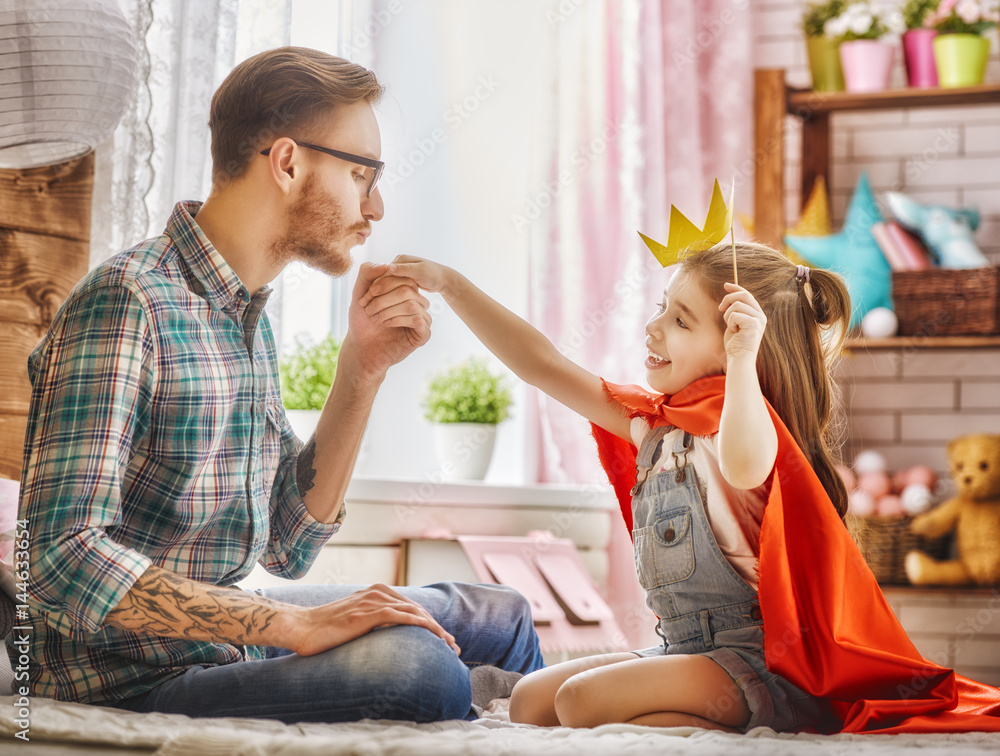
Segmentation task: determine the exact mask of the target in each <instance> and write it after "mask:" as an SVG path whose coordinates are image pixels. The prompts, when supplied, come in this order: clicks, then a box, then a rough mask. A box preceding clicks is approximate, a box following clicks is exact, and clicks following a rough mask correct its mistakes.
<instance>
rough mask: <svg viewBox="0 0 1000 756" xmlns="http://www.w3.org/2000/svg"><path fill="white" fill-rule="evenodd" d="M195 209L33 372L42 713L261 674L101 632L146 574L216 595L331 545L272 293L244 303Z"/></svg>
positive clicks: (101, 277) (195, 652) (176, 221)
mask: <svg viewBox="0 0 1000 756" xmlns="http://www.w3.org/2000/svg"><path fill="white" fill-rule="evenodd" d="M199 208H200V205H199V204H198V203H180V204H178V205H177V207H176V208H175V210H174V212H173V215H172V216H171V218H170V221H169V223H168V224H167V228H166V230H165V231H164V233H163V235H161V236H159V237H157V238H155V239H150V240H148V241H146V242H143V243H142V244H139V245H138V246H136V247H134V248H132V249H130V250H127V251H126V252H123V253H121V254H119V255H116V256H115V257H113V258H111V259H110V260H108V261H107V262H105V263H103V264H102V265H100V266H98V267H97V268H95V269H94V270H93V271H91V272H90V274H88V275H87V276H86V277H85V278H84V279H83V280H82V281H81V282H80V283H79V284H78V285H77V287H76V288H75V289H74V290H73V292H72V293H71V294H70V296H69V298H68V299H67V301H66V302H65V303H64V304H63V306H62V308H61V309H60V310H59V312H58V314H57V315H56V317H55V320H54V321H53V323H52V326H51V328H50V329H49V332H48V334H47V335H46V336H45V338H44V339H42V341H41V343H40V344H39V345H38V346H37V347H36V349H35V351H34V352H33V353H32V354H31V357H30V358H29V360H28V370H29V374H30V378H31V385H32V397H31V410H30V415H29V418H28V431H27V436H26V448H25V467H24V472H23V475H22V481H21V501H20V511H19V517H21V518H27V519H28V532H29V535H30V543H31V546H30V558H31V568H30V581H29V586H28V588H29V593H30V607H31V608H30V625H31V627H32V631H31V633H30V635H31V646H30V657H31V664H30V673H29V680H30V688H31V693H32V695H36V696H44V697H48V698H58V699H63V700H73V701H82V702H92V701H101V700H111V701H114V700H119V699H122V698H128V697H131V696H135V695H139V694H141V693H144V692H145V691H147V690H149V689H151V688H152V687H154V686H155V685H156V684H158V683H161V682H163V681H164V680H166V679H168V678H170V677H174V676H176V675H179V674H182V673H183V672H184V670H185V669H187V668H188V667H190V666H192V665H195V664H203V665H215V664H228V663H232V662H238V661H241V660H244V659H256V658H261V651H260V650H259V649H257V648H254V647H237V646H232V645H228V644H224V643H208V642H201V641H191V640H177V639H173V638H160V637H153V636H141V635H137V634H134V633H130V632H126V631H124V630H119V629H117V628H115V627H111V626H108V625H105V624H104V619H105V616H106V615H107V613H108V612H109V611H110V610H111V609H113V608H114V607H115V606H116V605H117V604H118V603H119V602H120V601H121V599H122V598H123V597H124V596H125V594H126V593H127V592H128V590H129V589H130V588H131V587H132V585H133V583H135V581H136V579H138V578H139V576H140V575H142V573H143V571H145V570H146V568H147V567H148V566H149V565H150V564H155V565H157V566H159V567H162V568H164V569H167V570H171V571H173V572H175V573H177V574H179V575H182V576H184V577H187V578H190V579H192V580H198V581H201V582H204V583H211V584H215V585H231V584H232V583H235V582H236V581H238V580H240V579H242V578H244V577H246V575H247V574H248V573H249V572H250V570H251V569H252V568H253V566H254V564H256V563H257V562H258V560H259V561H260V562H261V563H262V564H263V565H264V566H265V567H266V568H267V569H268V570H269V571H270V572H273V573H275V574H279V575H283V576H286V577H290V578H294V577H298V576H301V575H302V574H304V572H305V571H306V570H307V569H308V568H309V566H310V565H311V564H312V562H313V561H314V559H315V558H316V555H317V554H318V553H319V550H320V548H322V546H323V544H324V543H325V542H326V540H327V539H328V538H329V537H330V536H331V535H332V534H333V533H335V532H336V531H337V530H338V528H339V524H340V520H339V519H338V522H337V523H334V524H323V523H319V522H317V521H316V520H314V519H313V518H312V516H311V515H310V514H309V513H308V511H307V510H306V508H305V504H304V503H303V501H302V497H301V496H300V495H299V491H298V487H297V485H296V479H295V461H296V458H297V455H298V451H299V448H300V442H299V441H298V440H297V439H296V438H295V436H294V435H293V433H292V431H291V428H290V426H289V425H288V421H287V419H286V417H285V412H284V409H283V407H282V404H281V396H280V392H279V384H278V373H277V366H276V354H275V347H274V339H273V336H272V334H271V329H270V326H269V324H268V321H267V316H266V315H265V314H264V313H263V307H264V304H265V302H266V301H267V297H268V295H269V289H268V288H267V287H264V288H263V289H261V290H260V291H259V292H257V293H256V294H254V295H251V293H250V292H249V291H247V289H246V287H245V286H244V285H243V284H242V283H241V281H240V280H239V278H238V277H237V275H236V274H235V273H234V272H233V270H232V268H230V267H229V265H228V264H227V263H226V261H225V260H224V259H223V257H222V256H221V255H220V254H219V252H218V251H217V250H216V249H215V248H214V247H213V246H212V244H211V242H209V240H208V238H207V237H206V236H205V235H204V234H203V233H202V231H201V229H200V228H199V227H198V225H197V223H196V222H195V220H194V215H195V214H196V213H197V212H198V209H199ZM262 254H263V251H262ZM342 517H343V512H341V518H342ZM20 624H25V623H20ZM11 644H12V641H10V642H9V643H8V650H9V652H10V653H12V654H13V653H14V651H13V647H12V645H11Z"/></svg>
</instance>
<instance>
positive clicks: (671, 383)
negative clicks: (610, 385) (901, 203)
mask: <svg viewBox="0 0 1000 756" xmlns="http://www.w3.org/2000/svg"><path fill="white" fill-rule="evenodd" d="M724 331H725V326H724V323H723V321H722V316H721V314H720V313H719V303H718V302H716V301H714V300H713V299H712V298H711V297H710V296H709V295H708V293H707V292H706V291H705V289H704V288H703V287H702V286H701V284H700V283H699V282H698V281H697V279H695V278H694V277H693V276H691V275H690V274H687V273H685V272H683V271H682V272H679V273H677V274H676V275H674V277H673V278H671V279H670V282H669V283H668V284H667V289H666V291H664V293H663V301H662V302H661V303H660V306H659V308H658V309H657V311H656V313H655V314H654V315H653V317H652V318H650V319H649V322H647V323H646V360H645V366H646V380H647V382H648V383H649V385H650V387H652V388H653V389H655V390H656V391H659V392H660V393H663V394H676V393H677V392H678V391H680V390H681V389H683V388H685V387H686V386H687V385H688V384H690V383H693V382H694V381H696V380H698V379H699V378H704V377H705V376H706V375H717V374H719V373H724V372H725V365H726V350H725V347H724V346H723V341H722V334H723V332H724Z"/></svg>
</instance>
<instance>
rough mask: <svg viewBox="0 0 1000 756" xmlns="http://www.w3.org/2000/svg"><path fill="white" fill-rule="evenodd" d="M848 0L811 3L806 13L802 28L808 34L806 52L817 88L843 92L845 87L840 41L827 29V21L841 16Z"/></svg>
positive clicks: (803, 17)
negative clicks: (826, 30) (827, 33)
mask: <svg viewBox="0 0 1000 756" xmlns="http://www.w3.org/2000/svg"><path fill="white" fill-rule="evenodd" d="M846 4H847V0H828V2H820V3H810V4H809V5H807V6H806V11H805V13H804V14H803V16H802V31H803V32H805V35H806V54H807V56H808V58H809V72H810V73H811V74H812V85H813V89H814V90H816V91H817V92H840V91H841V90H843V88H844V73H843V71H842V70H841V67H840V54H839V53H838V52H837V43H836V41H835V40H833V39H831V38H830V37H828V36H827V35H826V33H825V32H824V26H825V25H826V22H827V21H829V20H830V19H831V18H835V17H836V16H839V15H840V13H841V12H842V11H843V10H844V6H845V5H846Z"/></svg>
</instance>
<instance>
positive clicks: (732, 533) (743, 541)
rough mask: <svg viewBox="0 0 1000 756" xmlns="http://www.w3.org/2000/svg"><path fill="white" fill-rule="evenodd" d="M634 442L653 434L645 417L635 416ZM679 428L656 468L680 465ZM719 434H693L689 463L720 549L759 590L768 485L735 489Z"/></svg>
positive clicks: (666, 441) (669, 436)
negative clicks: (676, 454) (676, 451)
mask: <svg viewBox="0 0 1000 756" xmlns="http://www.w3.org/2000/svg"><path fill="white" fill-rule="evenodd" d="M629 431H630V433H631V435H632V443H633V444H635V446H636V448H639V447H640V446H642V441H643V439H644V438H645V437H646V434H647V433H649V431H650V428H649V425H647V424H646V421H645V420H643V419H642V418H641V417H636V418H633V419H632V424H631V425H630V426H629ZM682 433H684V431H682V430H680V429H679V428H675V429H674V430H672V431H670V432H669V433H667V435H666V436H665V437H664V439H663V448H662V451H661V452H660V456H659V458H658V459H656V460H653V462H654V464H653V471H654V472H660V471H662V470H673V469H674V468H675V467H676V465H675V464H674V458H673V455H672V454H671V450H672V449H673V447H674V444H676V442H677V435H678V434H682ZM718 438H719V434H718V433H716V434H715V435H712V436H692V439H693V445H692V449H691V451H690V453H689V454H688V465H689V466H693V467H694V469H695V471H696V472H697V479H698V487H699V488H700V489H701V494H702V499H703V500H704V501H705V514H706V515H707V516H708V523H709V525H710V526H711V528H712V533H714V534H715V540H716V541H717V542H718V544H719V550H720V551H721V552H722V555H723V556H724V557H725V558H726V560H727V561H728V562H729V563H730V564H731V565H732V566H733V569H735V570H736V573H737V574H738V575H739V576H740V577H742V578H743V579H744V580H746V581H747V583H748V584H749V585H750V586H751V587H752V588H753V589H754V590H757V558H758V557H759V556H760V523H761V520H762V519H763V517H764V504H765V503H766V502H767V495H768V484H767V483H765V484H764V485H762V486H758V487H757V488H753V489H750V490H743V489H741V488H733V487H732V486H731V485H729V483H728V482H727V481H726V479H725V478H724V477H723V476H722V471H721V470H720V469H719V449H718V445H717V441H718Z"/></svg>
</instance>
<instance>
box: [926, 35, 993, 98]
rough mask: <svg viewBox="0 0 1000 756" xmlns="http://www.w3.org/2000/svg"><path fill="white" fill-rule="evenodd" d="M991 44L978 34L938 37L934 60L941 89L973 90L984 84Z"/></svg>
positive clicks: (935, 39) (936, 38)
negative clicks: (961, 88)
mask: <svg viewBox="0 0 1000 756" xmlns="http://www.w3.org/2000/svg"><path fill="white" fill-rule="evenodd" d="M989 52H990V42H989V40H988V39H986V37H981V36H979V35H978V34H939V35H938V36H937V37H935V38H934V60H935V61H936V62H937V70H938V81H939V82H940V84H941V86H942V87H974V86H976V85H977V84H982V83H983V77H984V76H985V75H986V58H987V56H988V55H989Z"/></svg>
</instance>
